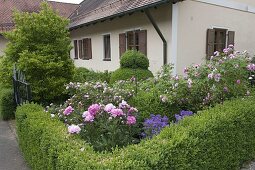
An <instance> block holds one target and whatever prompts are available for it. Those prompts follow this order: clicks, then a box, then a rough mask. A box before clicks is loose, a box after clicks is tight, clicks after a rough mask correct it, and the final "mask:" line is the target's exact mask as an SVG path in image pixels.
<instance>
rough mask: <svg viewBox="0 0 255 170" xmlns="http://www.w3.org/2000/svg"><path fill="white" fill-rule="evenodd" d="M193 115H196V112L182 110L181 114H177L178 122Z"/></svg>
mask: <svg viewBox="0 0 255 170" xmlns="http://www.w3.org/2000/svg"><path fill="white" fill-rule="evenodd" d="M193 115H194V113H193V112H192V111H185V110H182V111H181V112H180V113H179V114H176V115H175V119H176V123H178V122H179V121H181V120H182V119H184V118H185V117H187V116H193Z"/></svg>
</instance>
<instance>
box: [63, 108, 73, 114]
mask: <svg viewBox="0 0 255 170" xmlns="http://www.w3.org/2000/svg"><path fill="white" fill-rule="evenodd" d="M73 111H74V109H73V108H72V106H68V107H67V108H66V109H65V110H64V112H63V114H64V115H66V116H68V115H70V114H71V113H72V112H73Z"/></svg>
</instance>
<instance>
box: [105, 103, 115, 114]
mask: <svg viewBox="0 0 255 170" xmlns="http://www.w3.org/2000/svg"><path fill="white" fill-rule="evenodd" d="M115 108H116V107H115V106H114V105H113V104H112V103H110V104H107V105H106V106H105V108H104V111H106V112H108V113H110V112H111V110H112V109H115Z"/></svg>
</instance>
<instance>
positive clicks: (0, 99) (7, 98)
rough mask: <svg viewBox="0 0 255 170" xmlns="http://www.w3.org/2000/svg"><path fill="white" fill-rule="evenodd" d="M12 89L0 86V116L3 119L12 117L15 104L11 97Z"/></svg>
mask: <svg viewBox="0 0 255 170" xmlns="http://www.w3.org/2000/svg"><path fill="white" fill-rule="evenodd" d="M13 96H14V94H13V89H11V88H3V87H2V88H1V90H0V117H1V118H2V119H3V120H10V119H14V117H15V115H14V113H15V110H16V105H15V102H14V98H13Z"/></svg>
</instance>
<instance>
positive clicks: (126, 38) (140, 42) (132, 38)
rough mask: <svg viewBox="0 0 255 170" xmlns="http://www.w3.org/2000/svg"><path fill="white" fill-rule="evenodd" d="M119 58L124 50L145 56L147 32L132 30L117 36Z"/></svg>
mask: <svg viewBox="0 0 255 170" xmlns="http://www.w3.org/2000/svg"><path fill="white" fill-rule="evenodd" d="M119 47H120V56H122V54H123V53H125V51H126V50H132V49H135V50H137V51H140V52H142V53H144V54H145V55H147V31H146V30H134V31H128V32H126V33H122V34H120V35H119Z"/></svg>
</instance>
